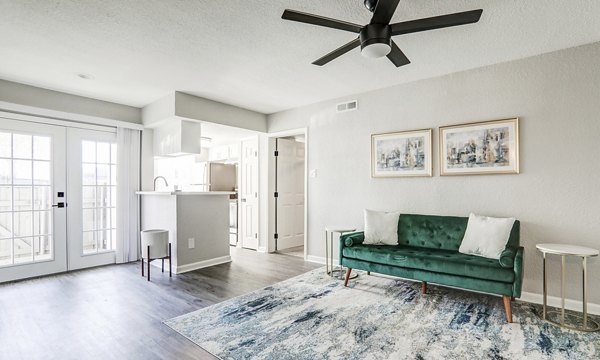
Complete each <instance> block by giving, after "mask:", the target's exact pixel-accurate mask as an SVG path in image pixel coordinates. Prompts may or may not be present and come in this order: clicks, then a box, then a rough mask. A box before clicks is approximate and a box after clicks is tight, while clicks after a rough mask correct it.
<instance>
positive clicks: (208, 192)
mask: <svg viewBox="0 0 600 360" xmlns="http://www.w3.org/2000/svg"><path fill="white" fill-rule="evenodd" d="M135 193H136V194H137V195H176V196H182V195H235V194H236V193H235V191H136V192H135Z"/></svg>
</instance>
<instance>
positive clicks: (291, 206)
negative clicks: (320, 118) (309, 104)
mask: <svg viewBox="0 0 600 360" xmlns="http://www.w3.org/2000/svg"><path fill="white" fill-rule="evenodd" d="M274 140H275V151H274V152H273V154H274V196H273V197H274V216H273V221H274V224H273V225H274V236H273V237H274V242H275V244H274V245H275V246H274V250H275V251H276V252H277V253H280V254H285V255H290V256H297V257H302V258H304V257H305V254H306V201H305V199H306V134H305V132H301V133H297V134H291V135H285V136H280V137H276V138H275V139H274Z"/></svg>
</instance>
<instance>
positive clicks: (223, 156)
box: [208, 145, 229, 161]
mask: <svg viewBox="0 0 600 360" xmlns="http://www.w3.org/2000/svg"><path fill="white" fill-rule="evenodd" d="M208 158H209V160H210V161H225V160H227V159H229V146H227V145H220V146H213V147H212V148H210V154H209V156H208Z"/></svg>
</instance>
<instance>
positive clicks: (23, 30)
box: [0, 0, 600, 113]
mask: <svg viewBox="0 0 600 360" xmlns="http://www.w3.org/2000/svg"><path fill="white" fill-rule="evenodd" d="M362 2H363V1H362V0H337V1H316V0H313V1H309V0H301V1H293V0H280V1H264V0H226V1H225V0H222V1H214V0H210V1H209V0H169V1H165V0H146V1H134V0H128V1H123V0H52V1H48V0H37V1H36V0H18V1H17V0H0V44H1V45H0V46H1V47H0V78H4V79H6V80H11V81H17V82H22V83H26V84H30V85H34V86H40V87H44V88H49V89H53V90H58V91H63V92H67V93H72V94H77V95H83V96H88V97H92V98H97V99H102V100H107V101H112V102H117V103H122V104H127V105H132V106H138V107H141V106H144V105H147V104H148V103H150V102H153V101H155V100H157V99H159V98H161V97H163V96H165V95H166V94H168V93H170V92H172V91H175V90H177V91H183V92H187V93H190V94H193V95H197V96H202V97H206V98H209V99H213V100H217V101H222V102H225V103H229V104H233V105H237V106H241V107H245V108H248V109H252V110H256V111H259V112H263V113H272V112H276V111H280V110H284V109H288V108H292V107H296V106H300V105H305V104H309V103H314V102H317V101H321V100H325V99H330V98H336V97H341V96H345V95H350V94H353V93H357V92H363V91H368V90H373V89H378V88H382V87H388V86H391V85H395V84H399V83H403V82H409V81H414V80H418V79H423V78H428V77H434V76H439V75H443V74H448V73H453V72H457V71H462V70H467V69H472V68H477V67H481V66H485V65H490V64H494V63H499V62H504V61H508V60H514V59H518V58H524V57H528V56H533V55H537V54H541V53H545V52H550V51H554V50H559V49H563V48H567V47H572V46H577V45H582V44H586V43H592V42H597V41H600V21H599V20H598V19H600V1H598V0H568V1H565V0H527V1H524V0H481V1H468V0H402V1H401V2H400V6H399V7H398V10H397V12H396V15H395V16H394V19H393V21H394V22H396V21H403V20H410V19H415V18H421V17H429V16H435V15H441V14H446V13H452V12H457V11H465V10H471V9H476V8H482V9H483V10H484V12H483V16H482V18H481V21H480V22H479V23H477V24H474V25H466V26H461V27H457V28H450V29H441V30H435V31H429V32H424V33H416V34H410V35H404V36H399V37H395V40H396V42H397V43H398V45H399V46H400V47H401V48H402V49H403V50H404V52H405V53H406V54H407V56H408V57H409V58H410V59H411V61H412V64H410V65H408V66H405V67H401V68H399V69H396V68H395V67H394V66H393V65H392V64H391V63H390V62H389V61H388V60H387V59H385V58H384V59H377V60H372V59H365V58H363V57H362V56H361V55H360V51H359V49H355V50H353V51H351V52H350V53H348V54H346V55H345V56H343V57H341V58H339V59H337V60H334V61H333V62H331V63H329V64H328V65H326V66H324V67H317V66H314V65H311V62H312V61H313V60H315V59H317V58H319V57H320V56H322V55H324V54H326V53H328V52H329V51H331V50H333V49H335V48H337V47H338V46H340V45H342V44H344V43H346V42H348V41H350V40H352V39H353V36H354V35H353V34H351V33H346V32H343V31H337V30H333V29H326V28H322V27H316V26H310V25H306V24H300V23H294V22H289V21H284V20H281V14H282V12H283V10H284V9H285V8H291V9H295V10H300V11H305V12H310V13H316V14H320V15H323V16H328V17H334V18H339V19H343V20H346V21H350V22H355V23H359V24H365V23H367V22H368V21H369V19H370V16H371V14H370V13H369V12H368V11H367V10H366V9H365V8H364V7H363V5H362ZM77 73H87V74H91V75H93V76H94V79H93V80H83V79H80V78H79V77H77V76H76V74H77Z"/></svg>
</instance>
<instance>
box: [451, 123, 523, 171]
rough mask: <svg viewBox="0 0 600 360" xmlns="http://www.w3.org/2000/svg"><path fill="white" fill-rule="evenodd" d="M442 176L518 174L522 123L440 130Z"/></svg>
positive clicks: (480, 124)
mask: <svg viewBox="0 0 600 360" xmlns="http://www.w3.org/2000/svg"><path fill="white" fill-rule="evenodd" d="M439 145H440V174H441V175H482V174H518V173H519V119H518V118H514V119H503V120H493V121H485V122H478V123H470V124H462V125H453V126H444V127H440V142H439Z"/></svg>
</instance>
